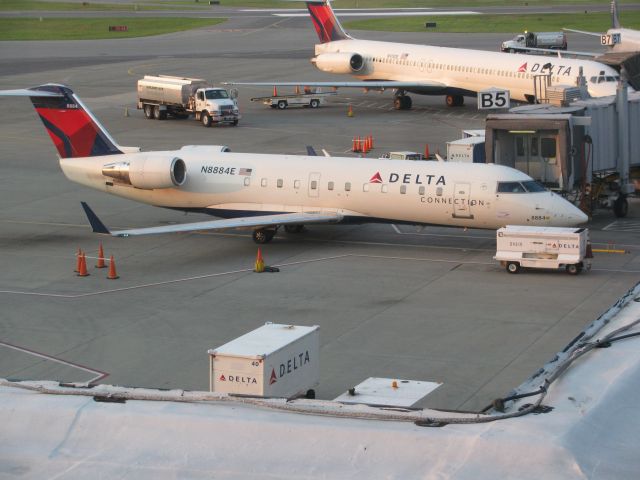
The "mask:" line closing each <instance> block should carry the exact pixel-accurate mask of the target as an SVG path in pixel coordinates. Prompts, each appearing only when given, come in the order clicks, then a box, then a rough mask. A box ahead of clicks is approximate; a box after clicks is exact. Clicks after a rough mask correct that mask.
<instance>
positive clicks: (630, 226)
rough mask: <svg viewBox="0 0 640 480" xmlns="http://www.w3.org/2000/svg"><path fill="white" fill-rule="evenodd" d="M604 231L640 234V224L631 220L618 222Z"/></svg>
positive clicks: (612, 223) (611, 224)
mask: <svg viewBox="0 0 640 480" xmlns="http://www.w3.org/2000/svg"><path fill="white" fill-rule="evenodd" d="M602 230H606V231H616V232H631V233H640V222H638V221H630V220H616V221H614V222H611V223H610V224H609V225H607V226H606V227H604V228H603V229H602Z"/></svg>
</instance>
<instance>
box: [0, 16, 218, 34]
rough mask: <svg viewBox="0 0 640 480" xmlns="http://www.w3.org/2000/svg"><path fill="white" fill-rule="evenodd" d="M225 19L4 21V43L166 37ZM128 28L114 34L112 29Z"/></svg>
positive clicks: (0, 23) (1, 22)
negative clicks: (8, 41)
mask: <svg viewBox="0 0 640 480" xmlns="http://www.w3.org/2000/svg"><path fill="white" fill-rule="evenodd" d="M224 21H225V19H224V18H164V17H163V18H118V17H113V18H43V19H41V20H40V19H37V18H1V19H0V40H95V39H104V38H132V37H149V36H152V35H162V34H164V33H172V32H180V31H184V30H191V29H193V28H201V27H208V26H212V25H217V24H219V23H221V22H224ZM121 25H125V26H126V27H127V31H126V32H110V31H109V26H121Z"/></svg>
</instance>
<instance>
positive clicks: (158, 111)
mask: <svg viewBox="0 0 640 480" xmlns="http://www.w3.org/2000/svg"><path fill="white" fill-rule="evenodd" d="M138 109H142V110H144V116H145V117H147V118H148V119H153V118H155V119H156V120H164V119H166V118H167V116H168V115H171V116H173V117H176V118H187V117H188V116H189V115H191V114H193V115H194V117H195V119H196V120H199V121H201V122H202V124H203V125H204V126H205V127H210V126H211V125H212V124H214V123H217V124H220V123H229V124H232V125H237V124H238V120H239V119H240V114H239V112H238V105H237V103H236V100H235V98H232V96H231V95H229V92H227V91H226V90H225V89H224V88H215V87H212V86H211V85H209V84H208V83H207V82H206V81H205V80H202V79H200V78H186V77H172V76H169V75H157V76H155V75H145V77H144V78H143V79H141V80H138Z"/></svg>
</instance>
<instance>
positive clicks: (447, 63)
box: [228, 0, 620, 110]
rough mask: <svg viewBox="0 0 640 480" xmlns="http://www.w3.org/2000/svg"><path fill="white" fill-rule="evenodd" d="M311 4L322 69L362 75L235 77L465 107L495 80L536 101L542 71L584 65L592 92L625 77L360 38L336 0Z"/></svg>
mask: <svg viewBox="0 0 640 480" xmlns="http://www.w3.org/2000/svg"><path fill="white" fill-rule="evenodd" d="M306 4H307V8H308V10H309V14H310V15H311V20H312V22H313V25H314V27H315V29H316V33H317V34H318V38H319V39H320V43H319V44H316V45H315V56H314V57H313V58H312V59H311V62H312V63H313V64H314V65H315V66H316V67H317V68H318V69H319V70H322V71H323V72H328V73H337V74H349V75H352V76H353V77H355V78H357V79H358V80H357V81H346V82H335V81H333V82H315V81H292V82H228V83H231V84H234V85H278V86H279V85H283V86H287V85H290V86H296V85H305V86H308V87H334V88H342V87H352V88H364V89H367V90H385V89H392V90H394V91H395V94H394V106H395V108H396V109H398V110H402V109H409V108H411V105H412V101H411V97H409V96H408V95H407V92H412V93H417V94H420V95H445V96H446V103H447V105H450V106H458V105H462V104H463V103H464V97H465V96H473V97H475V96H476V95H477V92H478V91H480V90H485V89H488V88H493V87H496V88H501V89H505V90H509V91H510V96H511V99H512V100H519V101H524V102H534V101H535V100H536V95H535V89H534V77H535V76H536V75H550V81H551V84H552V85H559V84H562V85H574V86H575V85H576V84H577V80H578V75H579V73H580V70H581V69H582V71H583V76H584V77H586V78H587V88H588V91H589V94H590V95H591V96H592V97H604V96H609V95H615V93H616V83H617V81H618V80H619V78H620V77H619V75H618V72H616V71H615V70H614V69H612V68H611V67H609V66H607V65H605V64H602V63H598V62H595V61H592V60H583V59H569V58H552V57H549V56H543V55H527V54H507V53H502V52H488V51H483V50H470V49H464V48H446V47H434V46H430V45H413V44H407V43H394V42H379V41H372V40H357V39H355V38H353V37H351V36H350V35H348V34H347V33H346V32H345V31H344V29H343V28H342V26H341V25H340V22H339V21H338V19H337V18H336V16H335V14H334V12H333V10H332V8H331V5H330V4H329V0H309V1H307V2H306ZM593 79H595V80H593Z"/></svg>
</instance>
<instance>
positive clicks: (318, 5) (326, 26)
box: [306, 0, 352, 43]
mask: <svg viewBox="0 0 640 480" xmlns="http://www.w3.org/2000/svg"><path fill="white" fill-rule="evenodd" d="M306 4H307V9H308V10H309V15H311V21H312V22H313V26H314V27H315V29H316V33H317V34H318V38H319V39H320V43H327V42H333V41H335V40H347V39H350V38H352V37H350V36H349V35H347V33H346V32H345V31H344V29H343V28H342V25H340V22H339V21H338V19H337V18H336V15H335V13H333V9H332V8H331V5H330V4H329V0H315V1H313V0H309V1H307V2H306Z"/></svg>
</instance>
